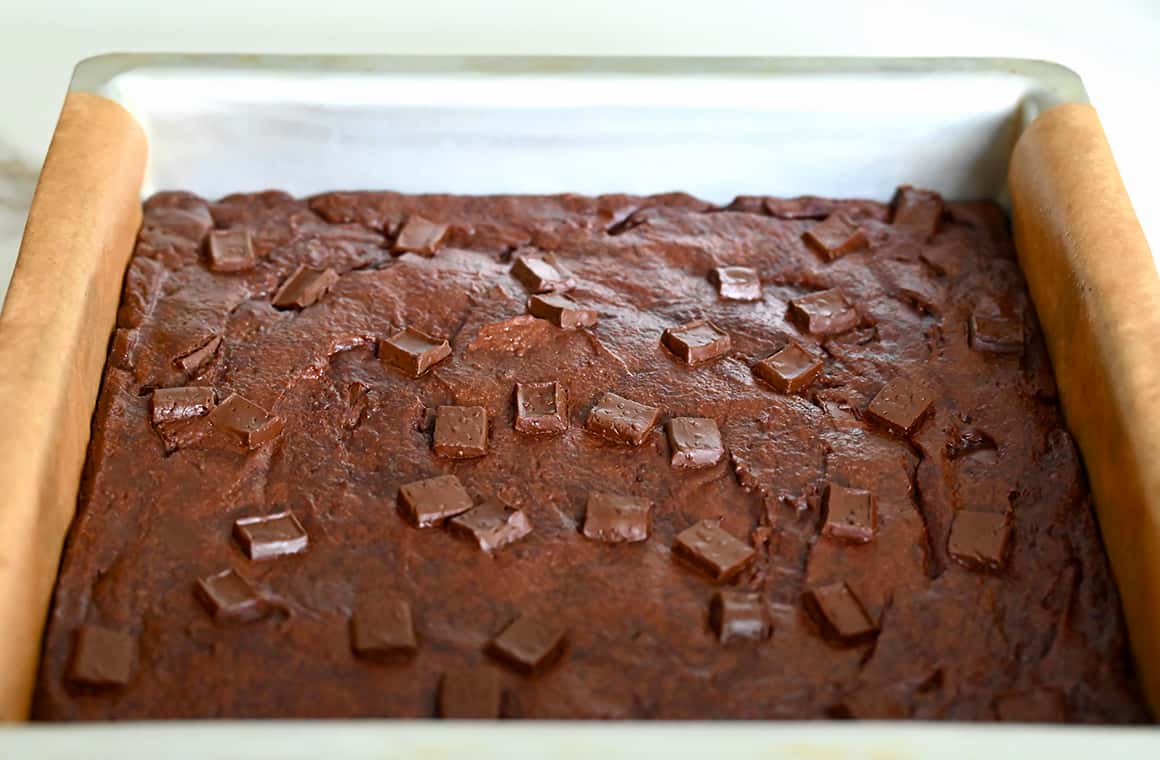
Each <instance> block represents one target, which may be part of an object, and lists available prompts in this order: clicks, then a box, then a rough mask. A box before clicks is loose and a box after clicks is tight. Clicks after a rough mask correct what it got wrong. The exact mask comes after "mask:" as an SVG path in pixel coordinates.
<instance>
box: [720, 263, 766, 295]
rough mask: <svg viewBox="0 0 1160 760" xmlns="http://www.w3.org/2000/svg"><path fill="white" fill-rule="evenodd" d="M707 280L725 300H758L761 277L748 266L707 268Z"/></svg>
mask: <svg viewBox="0 0 1160 760" xmlns="http://www.w3.org/2000/svg"><path fill="white" fill-rule="evenodd" d="M709 282H711V283H713V284H714V285H716V286H717V295H719V296H720V297H721V298H723V299H724V300H726V301H760V300H761V278H760V277H758V275H757V270H756V269H752V268H750V267H716V268H715V269H710V270H709Z"/></svg>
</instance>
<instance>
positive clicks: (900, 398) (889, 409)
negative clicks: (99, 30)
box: [866, 377, 934, 436]
mask: <svg viewBox="0 0 1160 760" xmlns="http://www.w3.org/2000/svg"><path fill="white" fill-rule="evenodd" d="M933 403H934V397H933V396H931V395H930V392H929V391H927V389H926V388H925V387H924V386H923V385H921V384H920V383H917V382H915V381H913V380H911V379H909V378H906V377H896V378H894V379H893V380H891V381H890V382H889V383H887V384H886V385H884V386H882V390H880V391H878V395H876V396H875V397H874V398H873V400H871V402H870V406H868V407H866V417H867V419H869V420H870V421H872V422H874V423H876V424H878V425H880V426H882V427H884V428H886V429H887V430H889V431H890V432H891V433H894V434H895V435H898V436H908V435H910V434H911V433H913V432H914V431H915V430H917V429H918V426H919V425H920V424H922V421H923V420H924V419H926V416H927V414H928V413H929V412H930V410H931V405H932V404H933Z"/></svg>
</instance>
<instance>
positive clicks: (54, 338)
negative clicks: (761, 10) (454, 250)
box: [0, 56, 1160, 747]
mask: <svg viewBox="0 0 1160 760" xmlns="http://www.w3.org/2000/svg"><path fill="white" fill-rule="evenodd" d="M1084 98H1085V96H1084V93H1083V89H1082V85H1081V84H1080V82H1079V80H1078V78H1077V77H1075V75H1074V74H1071V73H1070V72H1068V71H1067V70H1065V69H1062V68H1060V67H1057V66H1053V65H1051V64H1043V63H1037V62H1026V61H972V60H910V61H907V60H821V59H819V60H800V59H785V60H776V59H774V60H758V59H731V60H657V59H570V58H550V59H478V58H477V59H451V58H293V57H292V58H269V59H263V58H257V59H255V58H233V57H180V56H124V57H122V56H110V57H104V58H99V59H94V60H92V61H88V62H85V63H83V64H82V65H81V66H80V67H78V70H77V73H76V76H75V78H74V82H73V87H72V91H71V93H70V95H69V98H68V100H67V101H66V105H65V111H64V114H63V116H62V120H61V124H60V126H59V127H58V131H57V136H56V138H55V140H54V144H53V148H52V150H51V151H50V156H49V159H48V161H47V162H46V166H45V170H44V173H43V175H42V181H41V186H40V189H39V190H38V195H37V200H36V204H35V205H34V208H33V212H32V215H31V217H30V222H29V227H28V231H27V233H26V237H25V243H24V245H23V246H22V253H21V259H20V262H19V263H18V266H17V271H16V275H15V276H14V278H13V284H12V287H11V289H10V296H9V299H8V302H7V304H6V306H5V312H4V315H3V318H2V322H0V354H2V355H3V357H4V361H3V362H0V367H2V369H0V404H2V405H3V406H2V407H0V408H2V409H3V411H4V415H5V419H6V423H5V424H6V430H7V431H8V432H9V434H8V435H7V436H6V437H5V441H4V445H5V446H7V447H10V448H7V449H6V450H5V452H4V455H3V456H2V457H0V459H2V460H3V464H2V465H0V467H4V468H5V469H4V470H3V472H4V478H5V482H8V483H11V484H12V488H11V489H10V493H9V497H8V500H7V502H6V504H5V507H4V511H3V512H2V513H0V534H2V535H4V536H5V537H6V538H5V543H4V548H5V551H6V553H8V555H9V556H10V557H11V558H12V561H11V562H10V563H8V565H7V567H6V568H5V569H4V571H3V573H0V583H2V584H3V587H4V591H5V592H8V591H11V592H12V596H11V598H12V599H14V600H15V601H14V604H16V609H19V610H27V611H28V614H27V615H24V616H12V617H11V618H10V619H9V622H8V623H6V624H4V625H3V627H0V640H2V641H3V642H5V644H9V643H11V646H4V647H2V649H3V650H4V651H5V652H6V653H7V657H6V659H5V660H4V661H3V662H0V691H2V693H3V695H4V697H5V699H6V700H7V701H5V702H4V703H3V706H4V709H5V713H6V714H8V715H11V716H13V717H19V716H20V715H21V711H22V709H23V706H22V704H21V700H22V699H26V698H27V691H26V690H25V691H23V692H22V691H21V689H22V684H23V683H25V682H27V680H28V679H30V678H31V673H32V672H33V671H34V668H35V654H36V651H37V642H38V640H39V632H40V625H39V623H40V621H41V620H42V619H43V614H44V607H45V604H46V603H47V599H48V594H49V593H50V591H51V587H52V580H53V574H54V572H55V567H56V561H57V558H58V557H59V550H60V542H61V540H62V538H63V535H64V531H65V530H66V529H67V524H68V520H69V518H70V517H71V514H72V509H73V506H74V502H75V494H76V485H77V479H78V477H79V472H80V466H81V463H82V462H83V457H84V451H85V445H86V443H87V435H88V419H89V416H90V414H91V409H92V405H93V400H94V398H95V394H96V388H97V384H98V380H99V377H100V370H101V365H102V363H103V360H104V349H105V345H106V342H107V338H108V334H109V330H110V329H111V326H112V321H113V317H112V315H113V310H114V308H115V305H116V300H117V295H118V292H119V282H120V274H121V272H122V271H123V268H124V264H125V261H126V260H127V258H128V255H129V253H130V250H131V246H132V241H133V235H134V233H135V230H136V227H137V224H138V220H139V213H140V212H139V208H138V201H139V199H140V197H141V195H143V194H144V195H148V194H150V193H152V192H153V191H154V190H157V189H162V188H172V187H180V188H184V189H189V190H192V191H194V192H197V193H199V194H202V195H206V196H211V197H212V196H217V195H222V194H224V193H226V192H232V191H244V190H257V189H261V188H263V187H267V186H277V187H282V188H285V189H287V190H289V191H290V192H292V193H295V194H309V193H316V192H321V191H324V190H330V189H337V188H350V187H391V188H394V189H398V190H402V191H407V192H421V191H425V190H442V191H449V192H457V193H473V192H528V193H545V192H556V191H576V192H586V193H599V192H605V191H614V190H615V191H625V192H633V193H651V192H662V191H666V190H672V189H683V190H686V191H689V192H691V193H693V194H695V195H699V196H701V197H704V198H707V199H709V200H713V201H719V202H725V201H727V200H728V199H729V197H731V196H732V195H733V194H736V193H754V194H774V195H796V194H802V193H807V192H808V193H817V194H822V195H841V196H851V195H854V196H868V197H876V198H885V197H886V196H887V195H888V194H889V192H890V191H891V190H892V189H893V187H894V186H895V185H897V184H902V183H905V182H911V183H915V184H919V185H925V186H929V187H932V188H934V189H936V190H938V191H940V192H942V193H943V194H944V195H948V196H951V197H991V198H998V199H1000V200H1003V199H1006V200H1008V201H1009V205H1010V206H1011V208H1012V210H1013V214H1014V219H1015V224H1016V235H1017V240H1018V244H1019V249H1020V255H1021V258H1022V261H1023V263H1024V268H1025V269H1026V270H1027V274H1028V279H1029V283H1030V285H1031V288H1032V293H1033V296H1034V298H1035V301H1036V304H1037V308H1038V310H1039V312H1040V317H1041V320H1042V321H1043V323H1044V326H1045V331H1046V334H1047V337H1048V343H1049V347H1050V349H1051V351H1052V355H1053V357H1054V358H1055V363H1056V370H1057V376H1058V379H1059V383H1060V386H1061V393H1062V397H1063V401H1064V404H1065V409H1066V411H1067V413H1068V419H1069V422H1070V424H1071V426H1072V428H1073V430H1074V431H1075V433H1076V437H1077V439H1078V440H1079V443H1080V445H1081V448H1082V450H1083V453H1084V455H1085V460H1086V462H1087V465H1088V468H1089V472H1090V474H1091V477H1092V480H1093V490H1094V491H1095V495H1096V497H1097V502H1098V505H1099V510H1100V517H1101V525H1102V527H1103V530H1104V533H1105V536H1107V541H1108V545H1109V553H1110V555H1111V559H1112V562H1113V567H1114V569H1115V572H1116V575H1117V578H1118V579H1119V583H1120V587H1121V593H1122V595H1123V597H1124V603H1125V609H1126V612H1127V616H1128V620H1129V625H1130V626H1131V631H1132V637H1133V642H1134V644H1135V645H1136V652H1137V658H1138V660H1139V663H1140V671H1141V674H1142V676H1143V677H1144V679H1145V683H1146V685H1148V686H1150V687H1151V688H1150V694H1151V695H1152V697H1153V700H1152V703H1153V705H1155V704H1156V688H1155V678H1154V675H1153V674H1154V672H1155V669H1154V665H1155V663H1154V662H1153V661H1152V660H1153V659H1154V657H1155V655H1153V654H1151V653H1150V652H1148V651H1147V647H1146V646H1143V644H1145V643H1147V642H1149V641H1151V640H1154V636H1153V635H1152V634H1153V633H1154V632H1155V631H1156V626H1157V625H1158V624H1160V623H1158V621H1157V617H1156V612H1155V609H1154V608H1155V606H1156V604H1157V602H1156V601H1154V600H1153V597H1154V595H1151V594H1149V590H1150V589H1151V588H1154V585H1153V583H1154V580H1155V578H1156V577H1157V572H1156V569H1155V568H1154V567H1152V566H1151V565H1149V564H1148V563H1151V562H1155V560H1152V559H1151V557H1152V556H1155V551H1154V548H1155V542H1156V540H1157V532H1156V530H1155V524H1154V523H1155V520H1156V515H1157V511H1156V508H1155V506H1154V505H1153V504H1152V503H1151V502H1150V501H1149V499H1150V498H1151V497H1149V496H1148V494H1150V493H1153V492H1154V489H1150V488H1148V486H1149V485H1152V484H1154V481H1155V474H1154V473H1153V472H1152V470H1154V467H1152V466H1151V464H1150V462H1151V461H1153V460H1154V457H1151V456H1150V455H1151V454H1152V453H1153V452H1154V451H1155V448H1156V442H1157V441H1160V438H1157V435H1156V431H1155V430H1154V429H1153V428H1154V418H1155V415H1154V414H1153V413H1152V406H1154V403H1155V401H1154V399H1155V396H1154V393H1153V391H1154V389H1155V382H1154V378H1153V377H1152V374H1151V373H1152V370H1150V367H1152V366H1155V362H1154V361H1153V359H1154V356H1153V355H1154V353H1155V347H1154V339H1153V337H1152V336H1154V335H1155V331H1154V330H1153V329H1152V328H1153V327H1154V325H1153V322H1154V320H1155V319H1156V311H1155V306H1156V298H1155V294H1156V293H1157V289H1156V278H1155V274H1154V271H1153V270H1152V266H1151V259H1150V256H1149V254H1148V251H1147V248H1146V246H1145V244H1144V243H1143V238H1142V235H1141V234H1140V232H1139V227H1138V224H1137V223H1136V222H1135V219H1134V217H1133V216H1132V214H1131V209H1130V206H1128V205H1127V201H1126V198H1125V197H1124V195H1123V190H1122V187H1121V186H1120V185H1119V180H1118V175H1116V173H1115V168H1114V165H1113V164H1112V163H1111V159H1110V155H1109V154H1108V152H1107V149H1106V145H1105V144H1104V143H1103V141H1102V135H1101V133H1100V132H1099V128H1098V122H1096V121H1095V120H1094V115H1093V114H1092V112H1091V110H1090V109H1089V108H1087V107H1086V106H1082V105H1078V104H1079V103H1082V101H1083V100H1084ZM117 104H120V105H117ZM1040 115H1043V118H1041V119H1039V118H1038V117H1039V116H1040ZM1037 119H1038V120H1037ZM1025 131H1026V132H1027V134H1026V135H1025V137H1024V138H1023V139H1021V140H1020V139H1019V138H1020V135H1021V134H1023V133H1024V132H1025ZM1017 140H1019V142H1018V147H1017V148H1015V149H1014V153H1013V147H1014V146H1015V145H1016V141H1017ZM146 151H148V154H149V158H148V162H147V163H146V159H145V154H146ZM803 157H806V158H803ZM288 158H291V159H292V160H287V159H288ZM1008 178H1010V187H1011V189H1012V190H1013V192H1012V194H1011V195H1010V196H1009V197H1008V196H1007V194H1006V188H1007V186H1008ZM255 183H256V184H255ZM726 194H728V195H726ZM1110 240H1114V241H1115V250H1116V252H1117V255H1116V256H1115V257H1108V256H1101V255H1100V253H1101V252H1102V251H1103V250H1106V248H1105V246H1106V245H1107V242H1108V241H1110ZM1145 266H1146V268H1145ZM1113 295H1114V297H1113ZM1112 436H1114V437H1112ZM9 544H11V546H9ZM17 618H19V619H17ZM22 679H25V680H24V681H22ZM22 694H23V697H22V696H21V695H22ZM330 725H334V726H335V728H334V730H339V729H338V725H340V724H324V726H322V727H318V726H312V727H304V728H302V729H301V730H302V731H303V732H305V734H304V736H310V735H318V736H320V737H324V736H325V734H326V733H327V731H328V729H327V728H326V726H330ZM392 725H396V724H392ZM58 730H59V729H58ZM255 730H260V729H255ZM382 730H392V729H389V728H384V729H382ZM416 730H420V731H421V729H416ZM510 730H516V731H523V730H524V729H509V731H510ZM633 730H635V729H633ZM685 730H686V731H687V730H692V729H685ZM762 730H768V731H770V733H769V737H770V739H769V740H770V741H774V740H776V741H779V742H787V741H788V742H797V741H799V739H795V738H793V737H794V736H795V735H794V730H795V729H793V728H792V727H771V728H769V729H762ZM798 730H800V729H798ZM859 730H863V731H869V732H871V733H873V732H874V731H876V730H878V729H859ZM881 730H882V731H888V729H881ZM893 730H894V731H895V732H899V731H900V732H901V733H896V734H893V735H891V734H889V733H888V734H886V736H887V737H888V738H887V741H893V739H889V737H890V736H906V735H910V736H912V737H918V736H919V735H920V734H922V732H924V731H926V732H931V731H933V732H934V734H937V733H938V731H937V730H935V729H931V728H923V729H920V728H917V727H913V728H912V727H902V728H895V729H893ZM988 730H989V731H999V732H1001V731H1002V729H988ZM83 731H84V729H81V728H70V729H67V731H65V733H70V734H73V735H75V734H76V733H77V732H83ZM490 731H491V730H490V729H488V730H482V729H481V730H477V732H476V734H472V735H476V736H480V737H483V736H485V735H486V736H490V737H492V738H491V739H488V741H497V742H502V741H505V740H504V739H503V732H502V731H500V732H499V733H495V734H492V733H490ZM584 731H585V732H586V733H589V732H590V731H591V729H584ZM226 732H228V729H226V728H220V729H214V732H213V733H214V734H215V735H219V736H220V735H223V734H224V733H226ZM531 733H532V732H531V731H530V730H529V735H531ZM534 733H537V734H538V735H539V736H541V737H542V738H543V741H547V742H554V743H558V742H559V739H558V738H555V739H553V738H552V733H551V730H550V729H540V730H538V731H536V732H534ZM847 733H849V734H851V735H852V736H854V737H857V736H859V734H858V731H853V730H851V731H848V732H847ZM1030 733H1034V732H1029V735H1030ZM1048 733H1050V732H1048ZM1104 733H1108V732H1104ZM934 734H931V735H934ZM55 735H56V734H51V733H48V734H45V733H40V734H36V733H34V734H30V735H29V737H30V738H29V739H28V740H29V741H33V738H34V737H35V736H40V737H45V736H48V737H51V736H55ZM106 735H109V734H106ZM589 735H592V734H590V733H589ZM642 735H643V734H642ZM1114 735H1115V736H1120V735H1124V736H1136V734H1133V733H1132V732H1122V733H1121V732H1116V733H1115V734H1114ZM110 736H113V737H114V738H112V739H110V740H109V741H113V742H115V741H117V739H116V738H115V734H113V735H110ZM465 736H467V734H465ZM798 736H799V737H800V736H802V735H798ZM775 737H776V738H775ZM42 740H44V741H51V740H52V739H42ZM915 740H916V741H917V739H915ZM1133 740H1134V739H1133ZM320 741H325V739H324V738H323V739H320ZM481 741H483V740H482V739H481ZM1116 741H1121V740H1119V739H1116ZM1123 741H1128V740H1127V739H1125V740H1123ZM371 742H372V743H373V739H372V740H371ZM530 746H531V745H529V747H530ZM850 746H856V744H854V745H850Z"/></svg>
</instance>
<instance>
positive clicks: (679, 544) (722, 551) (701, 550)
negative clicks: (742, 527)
mask: <svg viewBox="0 0 1160 760" xmlns="http://www.w3.org/2000/svg"><path fill="white" fill-rule="evenodd" d="M673 554H674V555H676V556H677V557H680V558H681V559H684V560H686V561H688V562H690V563H692V564H693V565H694V566H696V567H697V568H699V569H701V570H703V571H705V572H707V573H708V574H709V575H710V576H712V578H713V579H714V580H715V581H717V582H718V583H721V582H724V581H728V580H730V579H731V578H733V577H734V576H736V575H737V574H738V573H740V572H741V571H742V570H744V569H745V566H746V565H748V564H749V563H750V562H752V561H753V558H754V557H756V556H757V552H755V551H754V550H753V547H751V546H749V545H748V544H746V543H745V542H744V541H741V540H739V539H737V538H735V537H734V536H733V535H731V534H730V533H727V532H726V531H724V530H723V529H722V528H721V526H720V525H718V524H717V523H716V522H715V521H713V520H702V521H701V522H699V523H697V524H696V525H694V526H693V527H691V528H688V529H687V530H684V531H682V532H680V533H678V534H677V539H676V542H675V543H674V544H673Z"/></svg>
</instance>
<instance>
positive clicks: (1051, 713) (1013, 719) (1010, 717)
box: [995, 688, 1067, 723]
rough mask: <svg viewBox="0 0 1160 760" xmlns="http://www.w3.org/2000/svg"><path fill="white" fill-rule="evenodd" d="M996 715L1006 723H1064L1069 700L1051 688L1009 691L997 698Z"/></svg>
mask: <svg viewBox="0 0 1160 760" xmlns="http://www.w3.org/2000/svg"><path fill="white" fill-rule="evenodd" d="M995 715H997V716H998V718H999V720H1001V721H1003V722H1004V723H1063V722H1065V721H1066V720H1067V700H1066V699H1065V698H1064V696H1063V694H1062V693H1061V692H1059V691H1058V690H1056V689H1050V688H1042V689H1031V690H1028V691H1015V692H1008V693H1006V694H1000V695H999V696H998V697H996V698H995Z"/></svg>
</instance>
